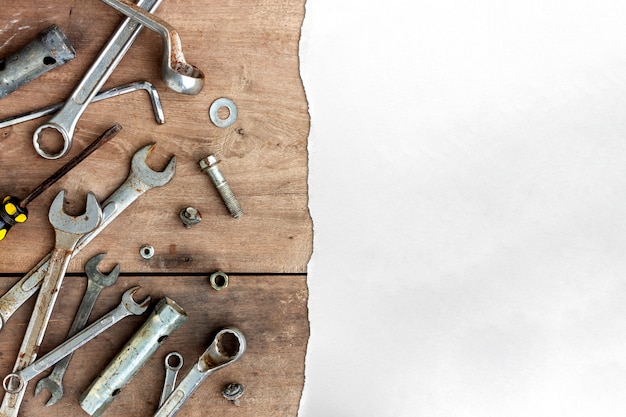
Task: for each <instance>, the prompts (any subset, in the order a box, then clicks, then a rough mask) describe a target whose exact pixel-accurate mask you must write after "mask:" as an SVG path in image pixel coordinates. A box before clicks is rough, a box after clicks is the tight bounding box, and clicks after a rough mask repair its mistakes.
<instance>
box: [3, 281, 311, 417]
mask: <svg viewBox="0 0 626 417" xmlns="http://www.w3.org/2000/svg"><path fill="white" fill-rule="evenodd" d="M10 284H11V280H7V279H3V280H1V281H0V288H1V289H2V291H6V290H7V289H8V288H9V286H10ZM134 285H141V287H142V288H141V290H140V292H139V293H137V297H136V299H137V300H141V299H143V297H145V296H146V295H150V296H152V298H153V302H152V305H154V304H156V301H157V300H159V299H160V298H162V297H164V296H167V297H170V298H171V299H173V300H174V301H176V302H177V303H178V304H179V305H180V306H181V307H182V308H183V309H185V311H186V312H187V314H188V316H189V319H188V320H187V322H186V323H185V324H183V326H182V327H181V328H179V329H178V330H176V331H175V332H174V333H173V334H172V335H171V337H170V338H169V339H168V340H167V341H166V342H165V343H164V344H163V345H162V346H161V348H160V349H159V350H158V351H157V353H156V354H155V355H154V356H153V357H152V358H151V359H150V360H149V362H148V363H147V364H146V365H145V366H144V367H143V368H142V369H141V370H140V371H139V373H138V374H137V375H136V376H135V377H134V378H133V379H132V380H131V382H130V383H129V384H128V385H127V386H126V388H125V389H124V390H123V391H122V393H121V394H120V395H119V396H118V397H117V398H116V399H115V401H114V402H113V404H112V405H111V406H110V407H109V409H108V410H107V411H106V413H105V415H106V416H111V417H113V416H151V415H153V414H154V411H156V408H157V403H158V400H159V397H160V393H161V388H162V384H163V378H164V368H163V359H164V357H165V355H167V353H169V352H172V351H178V352H180V353H181V354H182V355H183V357H184V366H183V368H182V370H181V373H180V374H179V378H180V377H182V376H183V375H185V373H186V372H187V370H188V369H189V368H190V367H191V366H192V364H193V363H194V362H197V359H198V357H199V356H200V355H201V354H202V352H204V350H205V349H206V348H207V347H208V345H209V343H210V340H211V338H212V337H213V334H214V333H215V332H216V331H218V330H219V329H220V328H223V327H225V326H235V327H237V328H239V329H240V330H241V331H242V332H243V333H244V335H245V336H246V340H247V342H248V349H247V351H246V353H245V354H244V356H243V357H242V359H241V360H240V361H238V362H236V363H234V364H232V365H230V366H228V367H226V368H224V369H223V370H221V371H219V372H217V373H215V374H214V375H212V376H210V377H209V378H207V379H206V380H205V381H204V383H203V384H202V385H201V386H200V388H199V389H198V391H197V392H196V393H195V394H194V395H193V397H192V398H191V399H190V400H189V401H188V402H187V404H186V405H185V406H184V408H183V409H182V410H181V414H180V415H182V416H202V415H207V413H209V412H210V415H216V416H295V415H296V414H297V410H298V404H299V399H300V393H301V391H302V386H303V383H304V355H305V349H306V342H307V339H308V324H307V308H306V303H307V287H306V276H305V275H291V276H289V277H284V276H257V275H255V276H249V275H231V276H230V280H229V286H228V287H227V288H225V289H223V290H221V291H219V292H218V291H215V290H213V289H212V288H211V287H210V286H209V283H208V281H207V279H206V277H202V276H179V277H172V276H158V277H128V276H124V277H120V279H119V281H118V282H117V283H116V284H115V285H114V286H113V287H111V288H108V289H106V290H104V291H103V292H102V295H101V296H100V299H99V301H98V303H97V305H96V307H95V309H94V312H93V314H92V320H93V318H97V317H100V316H101V315H103V314H105V313H106V312H108V311H109V310H111V309H112V308H114V307H115V306H116V305H117V304H119V302H120V297H121V294H122V293H123V292H124V291H125V290H126V289H128V288H130V287H132V286H134ZM85 286H86V279H85V278H84V277H81V276H72V277H67V278H66V282H65V284H64V286H63V288H62V289H61V292H60V294H59V302H58V305H57V306H56V308H55V312H54V313H53V316H52V322H51V326H50V328H49V330H48V333H47V335H46V339H45V341H44V344H43V345H42V347H41V350H42V352H44V353H45V352H47V351H49V350H50V349H52V348H53V347H55V346H56V345H57V344H58V343H60V342H61V341H62V340H63V339H64V337H65V335H66V333H67V330H68V329H69V325H70V320H68V317H70V316H72V315H73V312H74V311H75V310H76V308H77V307H78V304H79V302H80V298H81V297H82V293H83V291H84V289H85ZM32 301H33V300H31V302H29V304H28V305H27V306H24V307H23V308H22V309H20V310H19V311H18V312H17V313H16V316H15V317H14V318H13V319H12V321H11V322H9V324H8V325H7V327H6V328H4V329H3V330H2V334H0V374H1V375H6V374H8V373H9V372H10V371H11V368H12V366H13V362H14V358H15V357H16V354H17V350H18V349H19V344H20V342H21V337H13V336H18V335H20V334H23V332H24V331H25V329H26V322H27V320H28V317H29V315H30V310H31V309H32V304H33V303H32ZM147 316H148V313H145V314H144V315H143V316H140V317H136V316H133V317H128V318H126V319H124V320H123V321H121V322H120V323H118V324H116V325H115V327H113V328H112V329H110V330H108V331H107V332H105V333H103V334H102V335H100V336H98V337H97V338H96V339H95V340H93V341H91V342H89V343H88V344H87V345H85V346H84V347H83V348H81V349H80V350H78V351H77V352H76V354H75V355H74V357H73V358H72V362H71V364H70V367H69V369H68V372H67V374H66V376H65V380H64V381H65V396H64V397H63V399H62V400H61V401H59V402H58V403H57V404H55V405H54V406H52V407H45V406H44V404H45V402H46V401H47V400H48V394H47V393H45V394H40V396H38V397H34V389H35V385H36V380H34V381H32V382H31V383H30V384H29V385H28V387H27V392H26V395H25V399H24V403H23V405H22V409H21V411H22V412H21V415H24V416H33V415H44V414H45V415H46V416H64V417H65V416H80V415H87V414H86V413H84V412H83V411H82V409H81V408H80V406H79V404H78V398H79V397H80V395H81V394H82V392H83V391H84V390H85V389H86V388H87V387H88V386H89V384H90V383H91V381H92V380H93V379H94V378H95V377H96V376H97V375H98V373H99V372H100V371H101V370H102V369H103V368H104V367H105V366H106V365H107V364H108V362H109V361H110V360H111V359H112V358H113V357H114V356H115V354H116V353H117V352H118V351H119V349H121V347H122V346H123V345H124V344H125V343H126V341H127V340H128V339H129V338H130V337H131V336H132V334H133V333H134V332H135V331H136V329H138V328H139V327H140V326H141V324H142V323H143V321H144V320H145V319H146V317H147ZM9 335H10V336H12V337H7V336H9ZM38 379H39V378H37V380H38ZM233 381H237V382H240V383H241V384H243V385H244V386H245V393H244V397H242V400H241V405H240V406H239V407H235V406H233V405H232V404H231V403H229V402H228V401H226V400H224V399H223V398H222V396H221V388H222V386H223V385H225V384H227V383H229V382H233Z"/></svg>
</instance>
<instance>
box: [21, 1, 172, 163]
mask: <svg viewBox="0 0 626 417" xmlns="http://www.w3.org/2000/svg"><path fill="white" fill-rule="evenodd" d="M160 3H161V0H139V1H138V2H137V6H138V7H140V8H145V9H150V12H154V11H155V10H156V8H157V7H159V4H160ZM141 29H142V26H141V25H140V24H139V23H137V22H135V21H133V20H131V19H128V18H127V19H124V21H123V22H122V23H121V25H120V26H119V27H118V29H117V31H116V32H115V33H114V34H113V36H112V37H111V39H110V40H109V42H108V43H107V44H106V46H105V47H104V48H103V49H102V51H101V52H100V55H99V56H98V58H96V61H95V62H94V63H93V64H92V65H91V68H89V70H88V71H87V73H85V75H84V77H83V79H82V80H81V81H80V83H79V84H78V86H77V87H76V88H75V89H74V92H73V93H72V95H71V96H70V98H69V99H67V101H66V102H65V104H64V105H63V108H62V109H61V110H60V111H59V112H58V113H57V114H55V115H54V116H53V117H52V118H51V119H50V120H48V122H47V123H44V124H43V125H41V126H39V127H38V128H37V130H35V133H34V134H33V146H34V147H35V150H36V151H37V153H38V154H39V155H40V156H42V157H43V158H46V159H58V158H60V157H62V156H64V155H65V154H67V152H68V151H69V150H70V147H71V146H72V138H73V137H74V129H76V124H77V123H78V119H80V116H82V114H83V113H84V112H85V110H86V109H87V106H88V105H89V103H90V102H91V100H92V99H93V97H94V96H95V95H96V94H97V93H98V91H100V89H101V88H102V86H103V85H104V83H105V82H106V80H107V79H108V78H109V76H110V75H111V73H112V72H113V70H114V69H115V67H117V64H119V62H120V61H121V59H122V58H123V57H124V55H125V54H126V51H128V48H130V46H131V45H132V44H133V42H134V41H135V39H136V38H137V36H138V35H139V32H141ZM46 129H54V130H56V131H58V132H59V133H61V135H62V136H63V147H62V149H61V151H60V152H58V153H56V154H53V153H48V152H47V151H46V150H44V149H42V147H41V145H40V143H39V139H40V138H41V134H42V132H43V131H44V130H46Z"/></svg>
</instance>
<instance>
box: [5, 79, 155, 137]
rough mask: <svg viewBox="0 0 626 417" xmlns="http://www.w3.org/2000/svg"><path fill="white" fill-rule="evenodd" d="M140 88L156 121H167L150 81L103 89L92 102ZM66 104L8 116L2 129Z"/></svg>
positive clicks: (51, 112)
mask: <svg viewBox="0 0 626 417" xmlns="http://www.w3.org/2000/svg"><path fill="white" fill-rule="evenodd" d="M139 90H145V91H146V92H147V93H148V96H149V97H150V103H152V110H154V118H155V120H156V122H157V123H158V124H160V125H162V124H163V123H165V114H164V113H163V106H162V105H161V98H160V97H159V92H158V91H157V89H156V87H155V86H154V85H152V83H150V82H148V81H135V82H133V83H128V84H124V85H120V86H118V87H113V88H111V89H109V90H106V91H102V92H100V93H98V94H97V95H96V96H95V97H94V98H93V99H92V100H91V102H92V103H95V102H97V101H102V100H106V99H108V98H112V97H117V96H121V95H122V94H127V93H132V92H134V91H139ZM64 104H65V102H63V103H56V104H51V105H50V106H47V107H44V108H41V109H38V110H33V111H29V112H27V113H22V114H18V115H16V116H10V117H7V118H6V119H3V120H0V129H2V128H3V127H9V126H13V125H16V124H18V123H24V122H28V121H30V120H35V119H38V118H40V117H44V116H49V115H51V114H54V113H56V112H57V111H58V110H59V109H60V108H61V107H63V105H64Z"/></svg>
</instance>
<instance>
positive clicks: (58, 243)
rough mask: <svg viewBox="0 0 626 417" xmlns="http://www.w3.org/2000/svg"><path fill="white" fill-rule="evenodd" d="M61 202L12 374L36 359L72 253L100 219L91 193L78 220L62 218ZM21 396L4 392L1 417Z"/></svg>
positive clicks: (11, 414) (13, 412)
mask: <svg viewBox="0 0 626 417" xmlns="http://www.w3.org/2000/svg"><path fill="white" fill-rule="evenodd" d="M64 198H65V190H62V191H61V192H59V194H57V196H56V198H55V199H54V201H53V202H52V204H51V205H50V212H49V214H48V219H49V220H50V223H52V225H53V226H54V232H55V245H54V250H53V251H52V253H51V255H50V265H49V267H48V270H47V271H46V274H45V276H44V279H43V282H42V285H41V291H40V292H39V296H38V297H37V301H36V303H35V308H34V309H33V314H32V316H31V317H30V321H29V322H28V327H27V328H26V333H25V334H24V340H23V341H22V345H21V346H20V350H19V353H18V355H17V359H16V361H15V366H14V367H13V371H19V370H20V369H23V368H25V367H27V366H28V365H30V364H31V363H32V362H33V361H34V360H35V359H36V358H37V353H38V350H39V346H41V342H42V341H43V337H44V334H45V332H46V328H47V327H48V322H49V321H50V316H51V315H52V310H53V308H54V304H55V302H56V299H57V296H58V295H59V290H60V289H61V284H62V283H63V277H64V276H65V271H66V270H67V266H68V265H69V263H70V259H71V257H72V252H73V251H74V249H75V248H76V244H77V243H78V240H79V239H80V238H81V237H82V236H83V235H85V234H86V233H89V232H91V231H92V230H94V229H95V228H96V227H98V224H99V223H100V221H101V219H102V210H101V209H100V205H99V204H98V201H97V200H96V196H95V195H93V194H92V193H89V194H87V205H86V206H87V208H86V210H85V214H83V215H81V216H77V217H75V216H70V215H67V214H65V212H64V210H63V206H64ZM24 392H25V390H21V391H19V392H16V393H12V392H7V393H6V394H5V395H4V397H3V398H2V405H0V416H2V417H17V413H18V411H19V408H20V405H21V403H22V400H23V398H24Z"/></svg>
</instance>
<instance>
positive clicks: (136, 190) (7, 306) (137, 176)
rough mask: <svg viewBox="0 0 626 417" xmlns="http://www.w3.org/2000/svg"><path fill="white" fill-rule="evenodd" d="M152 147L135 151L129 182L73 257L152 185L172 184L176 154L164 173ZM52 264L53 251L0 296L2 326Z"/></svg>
mask: <svg viewBox="0 0 626 417" xmlns="http://www.w3.org/2000/svg"><path fill="white" fill-rule="evenodd" d="M153 148H154V144H153V145H148V146H145V147H143V148H141V149H140V150H138V151H137V152H135V155H133V159H132V162H131V166H130V173H129V174H128V178H126V181H125V182H124V183H123V184H122V185H121V186H120V187H119V188H118V189H117V190H116V191H115V192H114V193H113V194H111V195H110V196H109V198H107V199H106V200H104V202H103V203H102V204H101V206H102V221H101V222H100V225H99V226H98V227H97V228H96V229H95V230H94V231H92V232H91V233H88V234H86V235H84V236H83V237H82V238H81V239H80V240H79V242H78V244H77V245H76V249H74V252H73V254H72V256H75V255H76V254H77V253H78V252H80V251H81V250H82V249H83V248H84V247H85V246H87V245H88V244H89V243H90V242H91V241H92V240H93V239H94V238H95V237H96V236H97V235H98V234H99V233H100V232H101V231H102V230H104V228H106V227H107V226H108V225H109V223H111V222H112V221H113V220H115V218H116V217H117V216H119V215H120V214H121V213H122V212H123V211H124V209H126V208H127V207H128V206H130V205H131V204H132V203H133V202H134V201H135V200H137V199H138V198H139V197H140V196H141V195H142V194H143V193H145V192H146V191H148V190H150V189H152V188H156V187H161V186H163V185H165V184H167V183H169V182H170V180H171V179H172V178H173V177H174V173H175V172H176V157H172V159H170V161H169V163H168V164H167V166H166V167H165V169H164V170H163V171H161V172H159V171H154V170H152V169H151V168H150V167H149V166H148V165H147V164H146V159H147V158H148V155H149V154H150V152H151V151H152V149H153ZM49 263H50V254H48V255H46V256H45V257H44V258H43V259H42V260H41V261H39V263H38V264H37V265H35V267H34V268H33V269H31V270H30V271H29V272H28V273H27V274H26V275H25V276H24V277H22V279H21V280H19V281H18V282H17V283H16V284H15V285H14V286H13V287H11V288H10V289H9V290H8V291H7V292H6V293H5V294H4V295H3V296H2V297H0V319H1V321H0V329H1V328H2V327H3V326H4V325H5V324H6V322H7V320H9V318H10V317H11V316H12V315H13V313H15V311H16V310H17V309H18V308H20V307H21V306H22V304H24V303H25V302H26V301H27V300H28V299H29V298H30V297H31V296H32V295H33V294H35V293H36V292H37V290H38V289H39V286H40V285H41V281H42V280H43V277H44V275H45V273H46V270H47V269H48V265H49Z"/></svg>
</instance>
